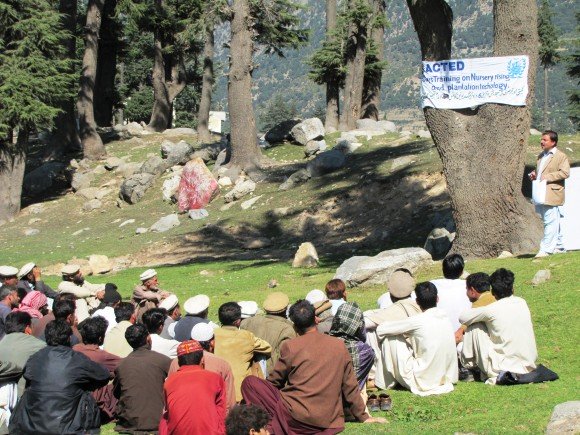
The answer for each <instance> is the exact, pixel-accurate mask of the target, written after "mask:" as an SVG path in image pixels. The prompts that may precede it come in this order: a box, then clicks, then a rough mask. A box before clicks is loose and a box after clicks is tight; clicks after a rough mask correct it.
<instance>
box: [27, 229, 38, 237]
mask: <svg viewBox="0 0 580 435" xmlns="http://www.w3.org/2000/svg"><path fill="white" fill-rule="evenodd" d="M39 233H40V230H39V229H37V228H26V229H25V230H24V235H25V236H36V235H37V234H39Z"/></svg>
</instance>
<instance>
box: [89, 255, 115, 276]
mask: <svg viewBox="0 0 580 435" xmlns="http://www.w3.org/2000/svg"><path fill="white" fill-rule="evenodd" d="M89 266H90V267H91V269H92V270H93V275H100V274H103V273H107V272H110V271H111V269H113V263H112V262H111V260H109V257H107V256H106V255H98V254H93V255H89Z"/></svg>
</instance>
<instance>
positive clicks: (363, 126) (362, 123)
mask: <svg viewBox="0 0 580 435" xmlns="http://www.w3.org/2000/svg"><path fill="white" fill-rule="evenodd" d="M356 129H357V130H370V131H383V129H382V128H381V127H380V126H379V125H378V123H377V121H375V120H374V119H357V120H356Z"/></svg>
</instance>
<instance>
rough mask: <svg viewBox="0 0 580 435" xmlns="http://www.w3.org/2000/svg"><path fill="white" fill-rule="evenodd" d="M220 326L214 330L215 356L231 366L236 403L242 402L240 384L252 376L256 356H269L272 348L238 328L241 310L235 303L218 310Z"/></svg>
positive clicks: (226, 304) (228, 303)
mask: <svg viewBox="0 0 580 435" xmlns="http://www.w3.org/2000/svg"><path fill="white" fill-rule="evenodd" d="M218 316H219V319H220V322H221V324H222V327H221V328H218V329H216V330H215V351H214V352H215V354H216V355H217V356H219V357H221V358H223V359H225V360H226V361H227V362H229V363H230V365H231V366H232V371H233V373H234V382H235V386H236V401H238V402H239V401H240V400H242V393H241V390H240V388H241V384H242V381H243V380H244V378H245V377H246V376H249V375H250V374H252V365H253V364H252V363H253V361H254V357H255V356H256V355H265V356H270V354H271V353H272V346H270V344H269V343H268V342H266V341H264V340H262V339H261V338H258V337H256V336H255V335H254V334H252V333H251V332H250V331H244V330H242V329H239V328H240V323H241V321H242V309H241V308H240V306H239V305H238V304H237V303H235V302H226V303H225V304H223V305H222V306H221V307H220V308H219V310H218Z"/></svg>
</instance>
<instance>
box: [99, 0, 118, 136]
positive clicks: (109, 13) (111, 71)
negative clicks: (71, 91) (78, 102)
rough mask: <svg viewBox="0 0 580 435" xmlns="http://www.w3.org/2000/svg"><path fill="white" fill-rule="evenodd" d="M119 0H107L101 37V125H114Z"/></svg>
mask: <svg viewBox="0 0 580 435" xmlns="http://www.w3.org/2000/svg"><path fill="white" fill-rule="evenodd" d="M116 7H117V0H105V6H104V8H103V22H102V23H101V30H100V32H99V33H100V37H99V52H98V60H97V77H96V82H95V89H96V91H97V92H96V93H95V120H96V122H97V125H98V126H100V127H110V126H111V125H113V110H114V106H115V75H116V73H117V51H118V47H117V43H118V32H119V29H118V25H117V23H116V21H115V17H114V15H115V9H116Z"/></svg>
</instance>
